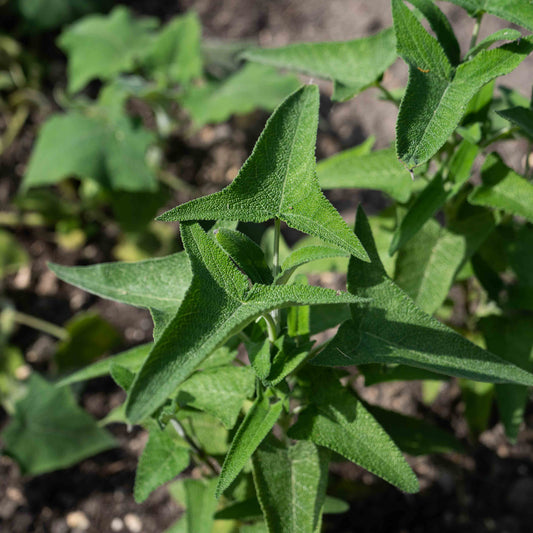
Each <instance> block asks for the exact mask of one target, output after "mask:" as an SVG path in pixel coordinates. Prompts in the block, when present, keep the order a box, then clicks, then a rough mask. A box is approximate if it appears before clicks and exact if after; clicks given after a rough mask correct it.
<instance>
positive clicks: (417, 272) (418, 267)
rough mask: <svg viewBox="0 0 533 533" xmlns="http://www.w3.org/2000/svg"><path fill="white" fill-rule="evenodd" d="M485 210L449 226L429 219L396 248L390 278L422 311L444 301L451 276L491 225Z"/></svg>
mask: <svg viewBox="0 0 533 533" xmlns="http://www.w3.org/2000/svg"><path fill="white" fill-rule="evenodd" d="M494 225H495V223H494V217H493V216H492V215H491V214H490V213H489V212H486V211H482V212H481V213H478V214H474V215H472V216H470V217H468V218H466V219H464V220H462V221H461V222H460V223H456V224H454V225H452V226H451V227H450V228H449V229H446V228H441V226H440V224H439V223H438V222H437V221H435V220H429V221H428V222H427V223H426V224H425V226H424V227H423V228H422V230H421V231H420V232H419V233H418V234H417V235H416V237H414V238H413V239H412V240H411V241H409V243H407V245H406V246H405V247H404V248H402V250H400V253H399V255H398V258H397V260H396V272H395V276H394V281H395V282H396V283H397V284H398V285H399V286H400V287H401V288H402V289H403V290H404V291H405V292H406V293H407V294H408V295H409V296H410V297H411V298H412V299H413V300H414V302H415V303H416V305H418V307H420V308H421V309H422V311H424V312H425V313H428V314H429V315H432V314H433V313H435V311H437V309H438V308H439V307H440V306H441V304H442V302H444V300H445V298H446V296H447V295H448V292H449V290H450V288H451V286H452V284H453V282H454V280H455V277H456V276H457V274H458V273H459V271H460V270H461V268H462V267H463V266H464V265H465V264H466V262H467V261H468V260H469V259H470V257H472V255H473V254H474V252H475V251H476V250H477V248H478V247H479V246H480V245H481V244H482V242H483V241H484V240H485V239H486V238H487V236H488V235H489V234H490V232H491V231H492V230H493V229H494Z"/></svg>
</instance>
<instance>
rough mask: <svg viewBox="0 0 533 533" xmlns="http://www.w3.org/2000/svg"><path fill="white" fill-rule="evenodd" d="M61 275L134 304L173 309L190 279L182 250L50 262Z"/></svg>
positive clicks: (96, 291)
mask: <svg viewBox="0 0 533 533" xmlns="http://www.w3.org/2000/svg"><path fill="white" fill-rule="evenodd" d="M49 268H50V270H52V272H54V273H55V274H56V275H57V276H58V277H59V278H60V279H62V280H63V281H66V282H67V283H71V284H72V285H76V287H80V288H81V289H84V290H86V291H88V292H91V293H92V294H96V295H98V296H101V297H102V298H107V299H108V300H115V301H116V302H123V303H126V304H129V305H134V306H136V307H145V308H154V309H160V310H168V311H172V312H175V311H176V310H177V309H178V307H179V306H180V304H181V302H182V301H183V298H184V296H185V293H186V292H187V289H188V287H189V285H190V283H191V280H192V272H191V267H190V265H189V260H188V259H187V256H186V254H185V253H183V252H179V253H177V254H173V255H169V256H167V257H161V258H156V259H147V260H144V261H138V262H135V263H126V262H124V263H101V264H99V265H91V266H82V267H67V266H62V265H56V264H53V263H50V264H49Z"/></svg>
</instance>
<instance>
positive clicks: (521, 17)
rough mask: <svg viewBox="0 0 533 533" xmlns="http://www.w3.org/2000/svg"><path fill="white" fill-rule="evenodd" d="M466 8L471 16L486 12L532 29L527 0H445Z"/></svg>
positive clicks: (531, 13)
mask: <svg viewBox="0 0 533 533" xmlns="http://www.w3.org/2000/svg"><path fill="white" fill-rule="evenodd" d="M447 1H448V2H452V3H453V4H456V5H458V6H461V7H462V8H464V9H466V10H467V11H468V13H469V14H470V15H471V16H472V17H477V16H479V15H480V14H482V13H484V12H487V13H490V14H491V15H494V16H495V17H499V18H501V19H504V20H508V21H509V22H513V23H514V24H518V25H519V26H522V27H523V28H526V29H528V30H530V31H533V12H532V11H531V4H530V2H529V0H447Z"/></svg>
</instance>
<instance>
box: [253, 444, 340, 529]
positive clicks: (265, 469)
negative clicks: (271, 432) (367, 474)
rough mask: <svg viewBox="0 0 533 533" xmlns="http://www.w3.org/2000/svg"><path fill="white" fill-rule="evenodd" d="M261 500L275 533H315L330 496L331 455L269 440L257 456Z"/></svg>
mask: <svg viewBox="0 0 533 533" xmlns="http://www.w3.org/2000/svg"><path fill="white" fill-rule="evenodd" d="M252 460H253V465H254V482H255V487H256V490H257V496H258V498H259V502H260V503H261V508H262V510H263V514H264V516H265V520H266V523H267V525H268V530H269V531H270V532H271V533H277V532H281V531H287V532H289V531H291V532H294V533H296V532H300V533H314V532H315V531H317V526H318V524H319V523H320V517H321V515H322V507H323V505H324V499H325V495H326V486H327V478H328V463H329V452H328V451H326V450H325V449H324V448H319V447H318V446H316V445H315V444H313V443H312V442H307V441H300V442H297V443H296V444H295V445H292V446H290V445H289V446H288V447H287V446H284V445H282V444H281V443H280V442H279V441H278V440H277V439H275V438H270V439H265V440H264V441H263V443H262V444H261V445H260V446H259V448H258V449H257V450H256V452H255V453H254V455H253V458H252Z"/></svg>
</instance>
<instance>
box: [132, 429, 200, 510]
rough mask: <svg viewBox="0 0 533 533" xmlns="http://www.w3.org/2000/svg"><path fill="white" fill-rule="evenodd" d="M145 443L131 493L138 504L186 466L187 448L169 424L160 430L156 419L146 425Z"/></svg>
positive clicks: (187, 458) (187, 462)
mask: <svg viewBox="0 0 533 533" xmlns="http://www.w3.org/2000/svg"><path fill="white" fill-rule="evenodd" d="M148 430H149V437H148V442H147V443H146V446H145V448H144V450H143V453H142V455H141V457H140V458H139V464H138V466H137V471H136V473H135V487H134V491H133V495H134V498H135V501H136V502H137V503H141V502H143V501H144V500H146V498H148V496H149V495H150V494H151V493H152V492H153V491H154V490H155V489H157V488H158V487H159V486H161V485H163V484H164V483H166V482H167V481H170V480H171V479H173V478H175V477H176V476H177V475H178V474H180V473H181V472H183V470H185V469H186V468H187V466H188V465H189V461H190V458H189V447H188V445H187V444H186V443H185V442H184V441H182V440H181V439H180V438H179V437H178V435H177V433H176V430H175V429H174V428H173V427H172V424H168V425H167V427H166V428H165V429H161V428H160V427H159V425H158V424H157V423H156V422H155V421H151V422H150V423H149V425H148Z"/></svg>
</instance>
